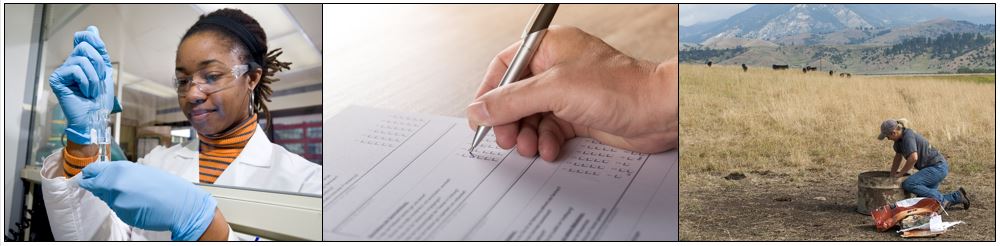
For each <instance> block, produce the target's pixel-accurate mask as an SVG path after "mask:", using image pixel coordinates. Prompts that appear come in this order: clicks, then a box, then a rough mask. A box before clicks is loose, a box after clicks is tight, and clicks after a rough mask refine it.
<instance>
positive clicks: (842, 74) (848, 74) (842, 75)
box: [840, 73, 851, 78]
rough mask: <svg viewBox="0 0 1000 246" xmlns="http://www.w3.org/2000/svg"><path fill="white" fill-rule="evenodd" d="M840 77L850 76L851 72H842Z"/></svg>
mask: <svg viewBox="0 0 1000 246" xmlns="http://www.w3.org/2000/svg"><path fill="white" fill-rule="evenodd" d="M840 77H842V78H850V77H851V74H850V73H840Z"/></svg>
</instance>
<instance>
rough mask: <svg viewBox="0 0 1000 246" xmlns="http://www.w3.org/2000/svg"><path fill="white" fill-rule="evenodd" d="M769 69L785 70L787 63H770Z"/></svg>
mask: <svg viewBox="0 0 1000 246" xmlns="http://www.w3.org/2000/svg"><path fill="white" fill-rule="evenodd" d="M771 69H774V70H785V69H788V65H775V64H771Z"/></svg>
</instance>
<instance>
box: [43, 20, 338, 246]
mask: <svg viewBox="0 0 1000 246" xmlns="http://www.w3.org/2000/svg"><path fill="white" fill-rule="evenodd" d="M74 46H75V49H74V52H73V53H72V54H70V56H69V58H67V59H66V62H65V63H64V64H63V65H62V66H61V67H59V68H57V69H56V70H55V72H53V74H52V75H51V76H50V77H49V84H50V85H51V86H52V90H53V93H55V95H56V97H57V98H58V100H59V104H60V106H61V107H62V109H63V112H65V114H66V118H67V125H68V126H67V129H66V135H67V139H68V142H67V145H66V147H65V148H64V149H63V150H62V151H59V152H57V153H54V154H52V155H51V156H48V157H47V158H46V159H45V160H44V163H43V167H42V169H41V174H42V177H43V181H42V191H43V198H44V200H45V205H46V211H47V212H48V217H49V220H50V224H51V226H52V233H53V236H54V237H55V238H56V239H57V240H238V239H240V238H238V237H237V235H236V234H235V233H233V231H232V229H231V228H229V225H228V224H227V223H226V221H225V217H224V216H223V212H224V211H220V210H219V209H217V208H216V201H215V199H214V198H212V197H211V195H210V194H208V193H207V192H205V191H204V190H202V189H200V188H198V187H197V186H195V185H194V184H193V183H192V182H201V183H208V184H219V185H229V186H238V187H248V188H257V189H266V190H276V191H287V192H300V193H311V194H320V189H321V188H320V184H321V173H322V172H321V168H320V166H319V165H317V164H315V163H311V162H309V161H307V160H306V159H304V158H302V157H300V156H298V155H295V154H293V153H291V152H288V151H287V150H286V149H285V148H283V147H281V146H279V145H276V144H274V143H272V142H271V141H270V140H269V139H268V138H267V135H265V134H264V130H262V129H261V127H258V123H257V122H258V117H262V118H264V119H266V120H267V127H266V128H267V129H266V130H268V131H270V130H271V122H273V121H272V120H271V117H270V112H269V111H268V110H267V104H266V102H267V101H270V99H269V98H270V95H271V89H270V83H272V82H274V81H275V80H276V79H275V78H274V74H275V73H276V72H278V71H281V70H284V69H288V67H289V65H290V64H289V63H284V62H279V61H278V60H277V59H276V58H277V56H278V55H279V54H280V52H279V51H278V50H275V51H272V52H270V53H267V49H268V48H267V37H266V35H265V34H264V30H263V28H261V26H260V25H259V23H257V21H256V20H254V19H253V18H252V17H250V16H249V15H246V14H245V13H243V12H242V11H239V10H233V9H222V10H218V11H215V12H212V13H210V14H207V15H203V16H201V17H200V18H199V20H198V21H197V22H196V23H195V24H194V25H193V26H191V28H190V29H188V31H187V33H185V34H184V36H183V38H182V39H181V42H180V44H179V45H178V49H177V58H176V72H175V75H176V81H175V85H176V87H177V99H178V100H177V101H178V103H179V104H180V108H181V110H182V111H183V113H184V116H186V117H187V118H188V120H189V121H190V122H191V126H192V127H193V128H194V129H195V131H196V132H197V135H198V139H199V140H200V141H199V142H193V143H191V144H188V145H187V146H181V145H177V146H173V147H170V148H163V147H157V148H155V149H153V150H152V151H150V152H149V153H148V154H146V156H145V157H144V158H143V159H140V160H139V163H138V164H137V163H132V162H127V161H115V162H94V161H95V160H97V153H99V152H98V149H97V147H96V145H94V144H93V139H91V136H88V135H87V134H86V132H87V129H92V128H94V127H102V126H95V125H94V124H95V123H93V122H91V121H88V119H87V115H88V114H89V113H90V112H93V111H94V110H107V111H110V109H111V108H113V107H114V105H115V103H114V99H110V100H109V99H107V98H112V97H109V96H101V95H111V94H112V93H113V88H112V85H113V84H114V82H113V80H112V78H113V76H111V63H110V59H109V56H108V53H107V50H106V48H105V46H104V42H103V41H101V39H100V36H99V34H98V30H97V28H96V27H89V28H88V29H87V30H86V31H81V32H77V33H76V35H75V37H74ZM102 88H103V89H102Z"/></svg>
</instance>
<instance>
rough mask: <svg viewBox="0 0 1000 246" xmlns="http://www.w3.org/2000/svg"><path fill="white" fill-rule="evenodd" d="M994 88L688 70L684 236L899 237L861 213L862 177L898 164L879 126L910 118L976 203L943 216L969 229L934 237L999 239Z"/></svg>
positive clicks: (952, 182) (964, 81) (952, 185)
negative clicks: (858, 204) (859, 180)
mask: <svg viewBox="0 0 1000 246" xmlns="http://www.w3.org/2000/svg"><path fill="white" fill-rule="evenodd" d="M985 77H987V78H989V80H995V77H993V75H985ZM995 89H996V85H995V82H993V83H982V82H970V81H969V79H968V78H960V79H955V78H950V77H948V76H933V77H905V78H900V77H865V76H858V75H855V76H853V77H852V78H841V77H838V76H836V75H835V76H833V77H831V76H828V75H827V73H826V71H818V72H810V73H808V74H803V73H802V72H801V70H796V69H794V68H792V69H790V70H786V71H772V70H771V69H770V68H769V67H768V68H762V67H751V68H750V71H749V72H743V71H742V70H741V69H740V68H739V67H738V66H714V67H711V68H709V67H706V66H704V65H694V64H684V65H681V67H680V91H681V92H682V93H681V96H680V125H681V133H680V141H681V144H680V151H681V157H680V158H681V159H680V163H681V166H680V169H681V171H680V239H681V240H904V239H902V238H900V237H899V236H898V235H897V234H896V233H893V232H884V233H880V232H876V231H875V229H874V226H873V224H872V220H871V218H870V217H868V216H866V215H862V214H859V213H857V212H855V211H854V209H855V207H856V203H855V202H856V201H855V200H856V199H855V196H856V192H857V189H858V188H857V175H858V174H859V173H861V172H864V171H871V170H888V169H889V166H890V161H891V160H892V156H893V152H892V145H891V142H890V141H888V140H886V141H878V140H876V138H875V137H876V136H877V135H878V126H879V124H880V123H881V122H882V121H883V120H885V119H888V118H899V117H904V118H907V119H909V120H910V123H911V127H912V128H913V129H915V130H917V131H918V132H920V133H921V134H923V135H924V136H925V137H927V138H928V140H929V141H930V142H931V143H932V144H933V145H934V146H935V147H937V148H938V149H939V150H940V151H941V152H942V153H943V154H945V155H946V156H947V159H948V161H949V164H950V166H951V172H950V173H949V175H948V177H947V178H946V179H945V181H944V182H943V183H942V184H941V189H942V190H945V191H952V190H954V189H957V188H958V187H959V186H963V187H965V189H966V190H968V191H969V193H970V195H971V196H972V199H973V207H972V208H971V209H970V210H968V211H965V210H962V209H961V208H958V207H954V208H953V209H951V210H949V211H948V212H949V214H948V215H946V216H945V217H944V219H945V220H946V221H953V220H962V221H965V222H966V224H961V225H958V226H956V227H953V228H952V229H951V230H950V231H949V232H948V233H946V234H944V235H942V236H940V237H938V238H935V239H930V240H990V241H992V240H995V239H996V235H995V224H996V217H995V208H996V194H994V191H995V185H996V175H995V174H996V165H995V163H996V160H995V159H994V155H995V149H996V139H995V137H994V136H995V131H996V125H995V122H996V115H995V109H996V100H995ZM727 176H728V177H730V179H727V178H726V177H727ZM740 176H743V178H740ZM734 177H735V178H734Z"/></svg>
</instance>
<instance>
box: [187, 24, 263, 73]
mask: <svg viewBox="0 0 1000 246" xmlns="http://www.w3.org/2000/svg"><path fill="white" fill-rule="evenodd" d="M201 24H209V25H216V26H219V27H222V29H224V30H226V31H228V32H229V33H231V34H233V35H235V36H236V38H238V39H239V40H240V42H243V46H246V47H247V50H248V51H249V52H250V57H251V59H253V61H254V62H256V63H257V65H261V66H263V64H264V57H263V56H264V52H263V51H260V50H258V47H260V43H258V42H257V38H255V37H254V35H253V33H250V30H247V28H246V27H245V26H243V25H242V24H240V23H237V22H236V21H233V20H232V19H230V18H229V17H225V16H218V15H213V16H208V17H205V18H204V19H201V20H199V21H198V23H195V26H197V25H201Z"/></svg>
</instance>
